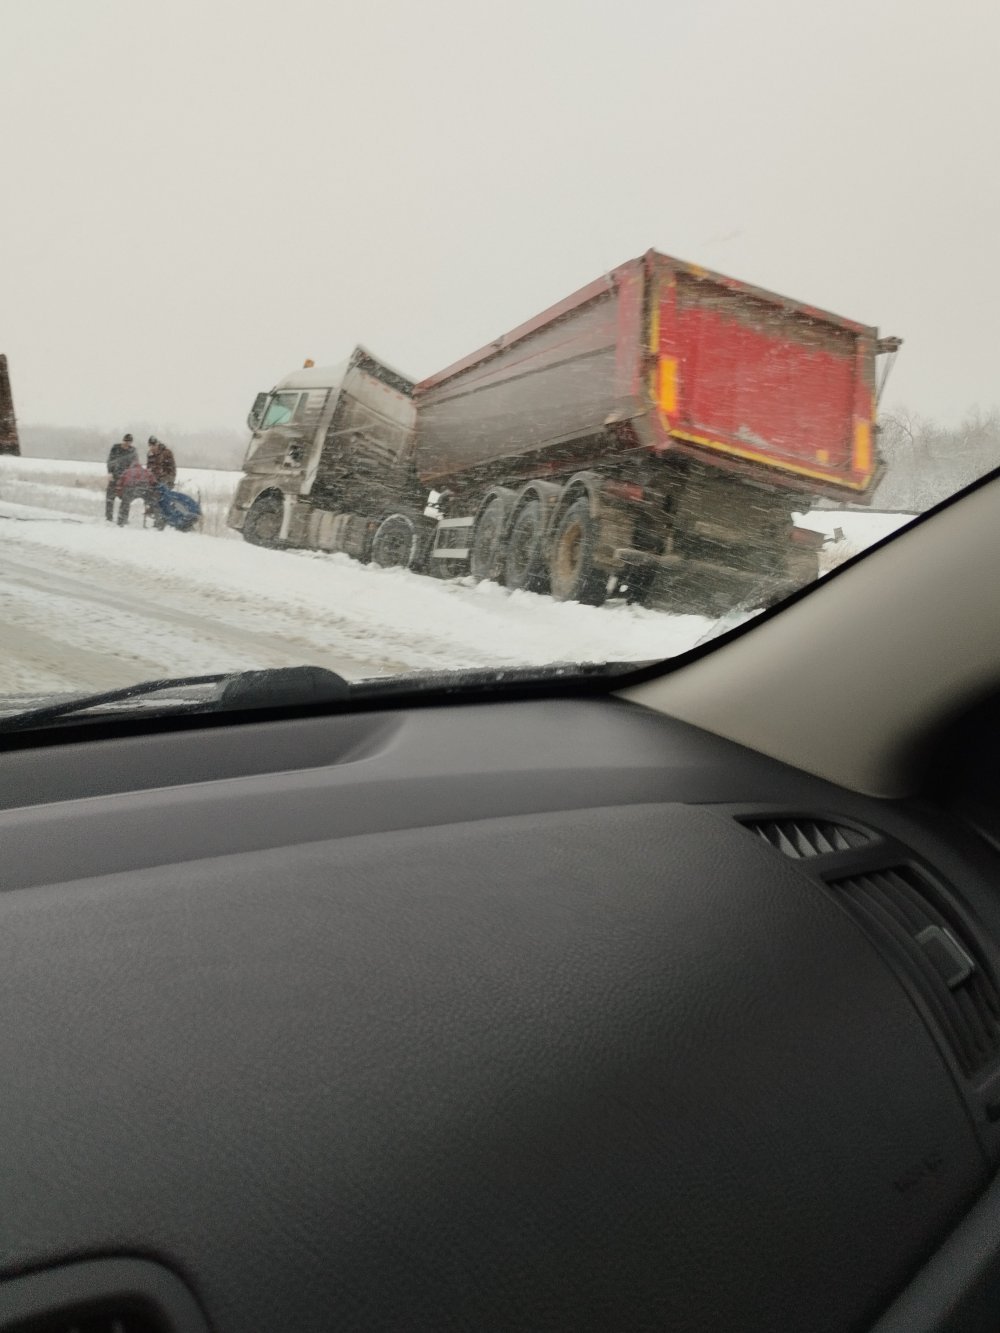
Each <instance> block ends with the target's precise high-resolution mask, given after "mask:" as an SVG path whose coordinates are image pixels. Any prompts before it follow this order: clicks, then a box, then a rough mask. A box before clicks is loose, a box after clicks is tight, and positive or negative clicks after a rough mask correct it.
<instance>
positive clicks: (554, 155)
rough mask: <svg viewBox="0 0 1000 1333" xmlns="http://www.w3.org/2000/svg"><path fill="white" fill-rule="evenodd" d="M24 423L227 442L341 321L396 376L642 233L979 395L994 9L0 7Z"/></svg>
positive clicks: (449, 351)
mask: <svg viewBox="0 0 1000 1333" xmlns="http://www.w3.org/2000/svg"><path fill="white" fill-rule="evenodd" d="M0 34H2V51H0V61H2V68H0V128H2V134H0V154H2V158H0V351H6V352H7V353H8V355H9V356H10V358H11V364H12V370H13V374H14V377H15V381H14V391H15V401H16V404H17V407H18V412H19V415H20V417H21V419H22V420H24V421H34V422H40V421H47V422H59V423H62V424H81V425H89V424H100V425H102V426H106V427H107V428H108V429H110V430H120V429H124V428H126V427H127V426H128V423H129V421H130V420H139V419H145V420H147V421H159V422H163V423H164V427H165V428H166V427H168V426H169V424H170V423H174V424H176V425H178V426H184V427H197V426H222V425H230V426H234V427H237V428H239V427H241V426H242V424H243V421H244V419H245V416H246V412H247V408H248V407H249V404H250V401H251V399H252V397H253V394H254V393H255V392H256V391H257V390H258V389H260V388H267V387H269V386H270V385H271V384H272V383H273V382H274V381H275V380H276V379H277V378H279V377H280V376H281V375H282V374H284V373H285V372H287V371H288V370H290V369H293V368H294V367H295V366H297V365H299V364H301V361H302V360H303V358H304V357H306V356H311V357H313V358H314V359H315V360H316V361H317V362H321V361H334V360H338V359H340V358H341V357H342V356H344V355H346V353H347V352H348V351H349V350H350V348H351V346H352V345H353V344H354V343H355V342H356V341H362V342H365V343H367V344H369V345H370V346H371V348H372V349H373V350H374V351H375V352H377V353H378V354H380V355H382V356H384V357H385V358H386V359H387V360H389V361H391V362H393V363H395V364H397V365H398V366H399V367H400V368H401V369H403V370H405V371H407V372H409V373H411V374H413V375H416V376H422V375H425V374H428V373H430V372H432V371H434V370H437V369H440V368H441V367H443V366H444V365H446V364H447V363H448V362H450V361H451V360H453V359H455V358H456V357H458V356H460V355H463V354H464V353H466V352H468V351H471V350H472V349H473V348H475V347H477V346H479V345H480V344H482V343H484V342H486V341H488V340H489V339H491V338H493V337H495V336H496V335H497V334H498V333H500V332H502V331H504V330H505V329H507V328H510V327H511V326H513V325H515V324H517V323H519V322H521V321H522V320H523V319H525V318H527V317H528V316H529V315H532V314H534V313H535V312H536V311H538V310H540V309H542V308H543V307H544V306H546V305H548V304H549V303H551V302H552V301H554V300H557V299H559V298H560V297H562V296H564V295H566V294H568V293H569V292H570V291H572V290H573V289H574V288H576V287H578V286H581V285H582V284H583V283H585V282H588V281H590V280H591V279H592V278H594V277H596V276H597V275H598V274H600V273H602V272H603V271H605V270H607V269H608V268H610V267H612V266H613V265H615V264H617V263H620V262H621V261H623V260H625V259H627V258H631V257H632V256H634V255H637V254H639V253H641V252H642V251H643V250H645V249H647V248H649V247H650V246H656V247H657V248H658V249H661V250H665V251H666V252H668V253H671V254H675V255H677V256H679V257H680V258H683V259H689V260H694V261H696V262H700V263H703V264H706V265H708V266H711V267H714V268H718V269H721V270H722V271H724V272H729V273H732V274H733V275H734V276H737V277H740V278H744V279H746V280H748V281H751V282H755V283H758V284H760V285H762V286H767V287H772V288H775V289H777V290H778V291H781V292H784V293H786V294H788V295H790V296H795V297H798V298H801V299H803V300H807V301H811V302H813V303H815V304H818V305H823V306H827V307H829V308H831V309H833V310H835V311H837V312H839V313H841V314H844V315H847V316H850V317H852V318H856V319H860V320H864V321H866V322H871V323H875V324H878V325H879V326H880V327H881V328H882V329H883V331H884V332H887V333H898V334H901V335H902V336H903V337H904V338H905V339H906V347H905V348H904V351H903V353H902V354H901V356H900V359H899V363H898V365H897V367H896V370H895V372H894V379H893V383H892V388H891V391H890V395H889V396H890V399H892V400H897V401H905V402H906V403H908V404H909V405H910V406H911V407H913V408H914V409H915V410H917V411H919V412H923V413H927V414H930V415H933V416H936V417H938V418H940V419H941V420H942V421H943V422H946V423H951V422H953V421H954V420H955V419H956V418H957V417H959V416H960V415H961V414H962V412H963V411H964V410H965V409H966V408H968V407H971V406H973V405H976V404H978V405H980V406H982V407H989V406H992V405H993V404H996V403H998V402H1000V388H998V387H997V364H998V361H1000V319H998V314H997V307H998V301H1000V241H998V237H1000V183H998V174H997V162H998V161H1000V80H998V78H997V68H998V67H1000V6H996V5H990V4H988V3H985V0H950V2H949V3H940V4H939V3H925V2H924V0H848V2H847V3H844V2H843V0H841V2H840V3H837V2H835V0H829V2H828V3H823V4H814V3H809V2H808V0H752V3H750V2H749V0H642V2H638V0H505V3H504V4H497V3H495V0H490V2H487V0H355V2H354V3H351V4H347V3H336V0H233V2H230V0H169V2H168V3H163V2H162V0H0Z"/></svg>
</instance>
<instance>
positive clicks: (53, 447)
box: [20, 407, 1000, 513]
mask: <svg viewBox="0 0 1000 1333" xmlns="http://www.w3.org/2000/svg"><path fill="white" fill-rule="evenodd" d="M880 427H881V429H880V432H879V449H880V450H881V452H882V454H883V456H884V458H885V460H886V463H887V471H886V474H885V476H884V478H883V479H882V482H881V484H880V485H879V487H878V490H877V491H876V492H875V495H874V497H873V498H872V500H871V507H872V508H874V509H886V510H892V509H896V510H901V511H905V512H907V513H919V512H921V511H922V510H924V509H928V508H930V506H931V505H934V504H937V503H938V501H940V500H943V499H945V498H946V497H947V496H948V495H951V494H952V493H953V492H954V491H956V490H959V489H960V488H961V487H962V486H966V485H968V484H969V482H971V481H975V479H976V478H977V477H981V476H982V475H983V473H984V472H988V471H989V470H990V469H991V468H995V467H1000V408H994V409H993V410H992V411H991V412H987V413H983V412H981V411H979V410H975V411H972V412H969V413H968V414H967V415H966V417H965V418H964V420H963V421H962V422H961V423H960V424H959V425H958V426H956V427H953V428H951V429H946V428H945V427H943V426H939V425H937V424H936V422H933V421H930V420H928V419H927V418H925V417H920V416H917V415H916V414H915V413H913V412H910V411H908V410H907V409H906V408H903V407H898V408H895V409H893V410H892V411H891V412H886V413H884V414H883V415H882V417H881V419H880ZM130 430H131V432H132V434H133V435H134V436H135V440H136V443H137V444H138V445H139V447H140V448H141V449H143V450H144V449H145V445H146V441H147V439H148V438H149V436H150V435H157V436H161V437H162V438H163V439H164V440H166V442H167V444H169V445H170V447H171V449H173V451H174V453H175V454H176V456H177V462H178V465H179V466H180V467H206V468H232V469H236V470H239V468H240V467H242V464H243V456H244V454H245V453H246V447H247V439H248V437H247V434H246V432H245V431H236V430H201V431H197V430H189V431H171V430H164V429H163V428H162V427H158V426H155V425H149V424H146V423H143V422H139V423H136V424H134V425H132V426H131V427H130ZM20 432H21V452H22V453H23V454H25V455H27V456H28V457H33V458H73V459H79V460H80V461H83V462H103V461H104V459H105V458H106V457H107V453H108V449H109V448H110V447H111V444H112V443H113V441H114V439H115V438H117V437H116V436H114V435H112V434H110V433H109V432H108V431H102V430H97V429H96V428H87V427H81V426H26V425H23V424H22V425H21V426H20Z"/></svg>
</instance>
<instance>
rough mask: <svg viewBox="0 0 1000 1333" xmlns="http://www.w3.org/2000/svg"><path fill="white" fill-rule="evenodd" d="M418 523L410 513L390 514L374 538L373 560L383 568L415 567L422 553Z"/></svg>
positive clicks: (380, 525)
mask: <svg viewBox="0 0 1000 1333" xmlns="http://www.w3.org/2000/svg"><path fill="white" fill-rule="evenodd" d="M420 546H421V543H420V535H419V533H418V532H417V525H416V524H415V523H414V521H413V519H412V518H410V517H409V515H408V514H390V515H389V517H388V518H384V519H383V520H382V522H381V523H380V524H379V526H378V531H377V532H376V533H375V536H374V538H373V539H372V561H373V562H374V563H375V564H376V565H381V566H382V568H383V569H397V568H398V569H413V568H414V566H415V565H416V564H417V563H418V559H417V557H418V556H419V554H420Z"/></svg>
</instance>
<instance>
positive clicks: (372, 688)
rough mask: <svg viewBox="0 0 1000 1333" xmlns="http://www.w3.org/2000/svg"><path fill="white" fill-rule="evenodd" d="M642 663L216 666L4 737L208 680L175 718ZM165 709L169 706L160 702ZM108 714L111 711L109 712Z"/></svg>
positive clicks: (541, 688) (85, 697)
mask: <svg viewBox="0 0 1000 1333" xmlns="http://www.w3.org/2000/svg"><path fill="white" fill-rule="evenodd" d="M644 665H648V664H647V663H640V662H608V663H603V662H602V663H597V662H588V663H580V662H557V663H552V664H549V665H546V666H531V667H507V666H504V667H474V668H471V669H465V670H463V669H458V670H449V671H421V672H417V673H413V674H404V675H396V676H369V677H367V678H366V679H362V680H358V681H353V682H352V681H348V680H346V679H345V678H344V677H343V676H338V675H337V673H336V672H334V671H328V670H327V669H326V668H325V667H317V666H294V667H273V668H270V669H267V670H261V671H236V672H216V673H215V674H213V675H208V676H171V677H168V678H166V679H163V680H143V681H139V682H138V683H137V684H135V685H126V686H123V687H122V688H121V689H117V690H102V691H101V692H100V693H97V694H77V695H73V696H71V697H70V698H68V699H60V700H58V702H54V703H48V704H42V705H40V706H39V707H37V708H26V709H23V710H22V711H21V712H19V713H13V714H11V715H10V716H9V717H2V718H0V735H3V734H5V733H7V732H12V731H30V730H33V729H34V728H36V727H44V726H47V725H48V724H49V723H53V722H60V721H62V720H63V719H71V718H75V717H77V716H78V715H79V714H81V713H88V712H91V711H92V710H94V709H105V710H108V713H109V714H111V715H114V716H120V715H121V711H122V710H119V709H116V708H114V705H115V704H122V705H129V704H132V703H138V702H139V701H141V700H144V699H149V698H152V697H153V696H155V695H158V694H164V693H167V692H169V691H173V692H174V693H179V692H181V691H185V690H191V689H197V688H199V687H205V686H211V685H214V686H218V687H220V688H218V689H215V690H212V691H211V693H209V694H203V695H201V696H200V697H195V698H183V697H181V698H176V699H172V700H169V701H168V707H169V712H170V714H171V716H176V715H178V714H181V715H183V714H185V713H223V712H233V711H238V710H241V709H255V708H302V707H309V706H311V705H323V704H331V703H342V702H344V701H345V700H347V699H353V700H369V699H370V700H373V701H377V700H378V699H380V698H385V697H393V698H402V697H406V696H407V695H417V694H420V695H427V694H431V695H434V694H440V695H443V696H445V697H446V698H448V699H449V700H451V699H454V698H456V697H458V696H465V697H467V698H483V697H489V696H492V695H493V694H495V693H496V692H497V691H498V690H499V691H504V692H506V691H509V690H514V691H519V692H525V691H527V692H529V693H530V692H532V691H533V689H534V690H537V691H538V692H545V691H546V690H548V689H551V686H552V683H553V682H554V681H563V682H566V683H567V684H573V683H574V682H578V681H588V680H589V681H594V682H598V681H607V680H608V679H613V678H614V677H615V676H618V675H621V674H623V673H625V672H629V671H634V670H636V668H637V667H640V666H644ZM156 711H157V712H160V711H165V710H164V709H162V707H159V706H158V707H157V709H156ZM106 715H107V714H106Z"/></svg>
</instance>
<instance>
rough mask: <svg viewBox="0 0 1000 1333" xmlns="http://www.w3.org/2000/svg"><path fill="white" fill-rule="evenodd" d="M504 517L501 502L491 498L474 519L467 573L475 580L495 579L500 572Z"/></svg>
mask: <svg viewBox="0 0 1000 1333" xmlns="http://www.w3.org/2000/svg"><path fill="white" fill-rule="evenodd" d="M505 517H506V514H505V509H504V504H503V502H502V501H501V500H491V501H490V502H489V504H488V505H487V506H486V508H485V509H484V510H483V512H482V513H481V514H480V515H479V518H478V520H477V521H476V527H475V531H474V532H473V534H472V550H471V552H470V554H469V573H470V574H471V575H472V577H473V578H474V579H476V580H477V581H481V580H483V579H495V578H497V576H498V575H499V573H500V559H501V553H502V551H503V529H504V518H505Z"/></svg>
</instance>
